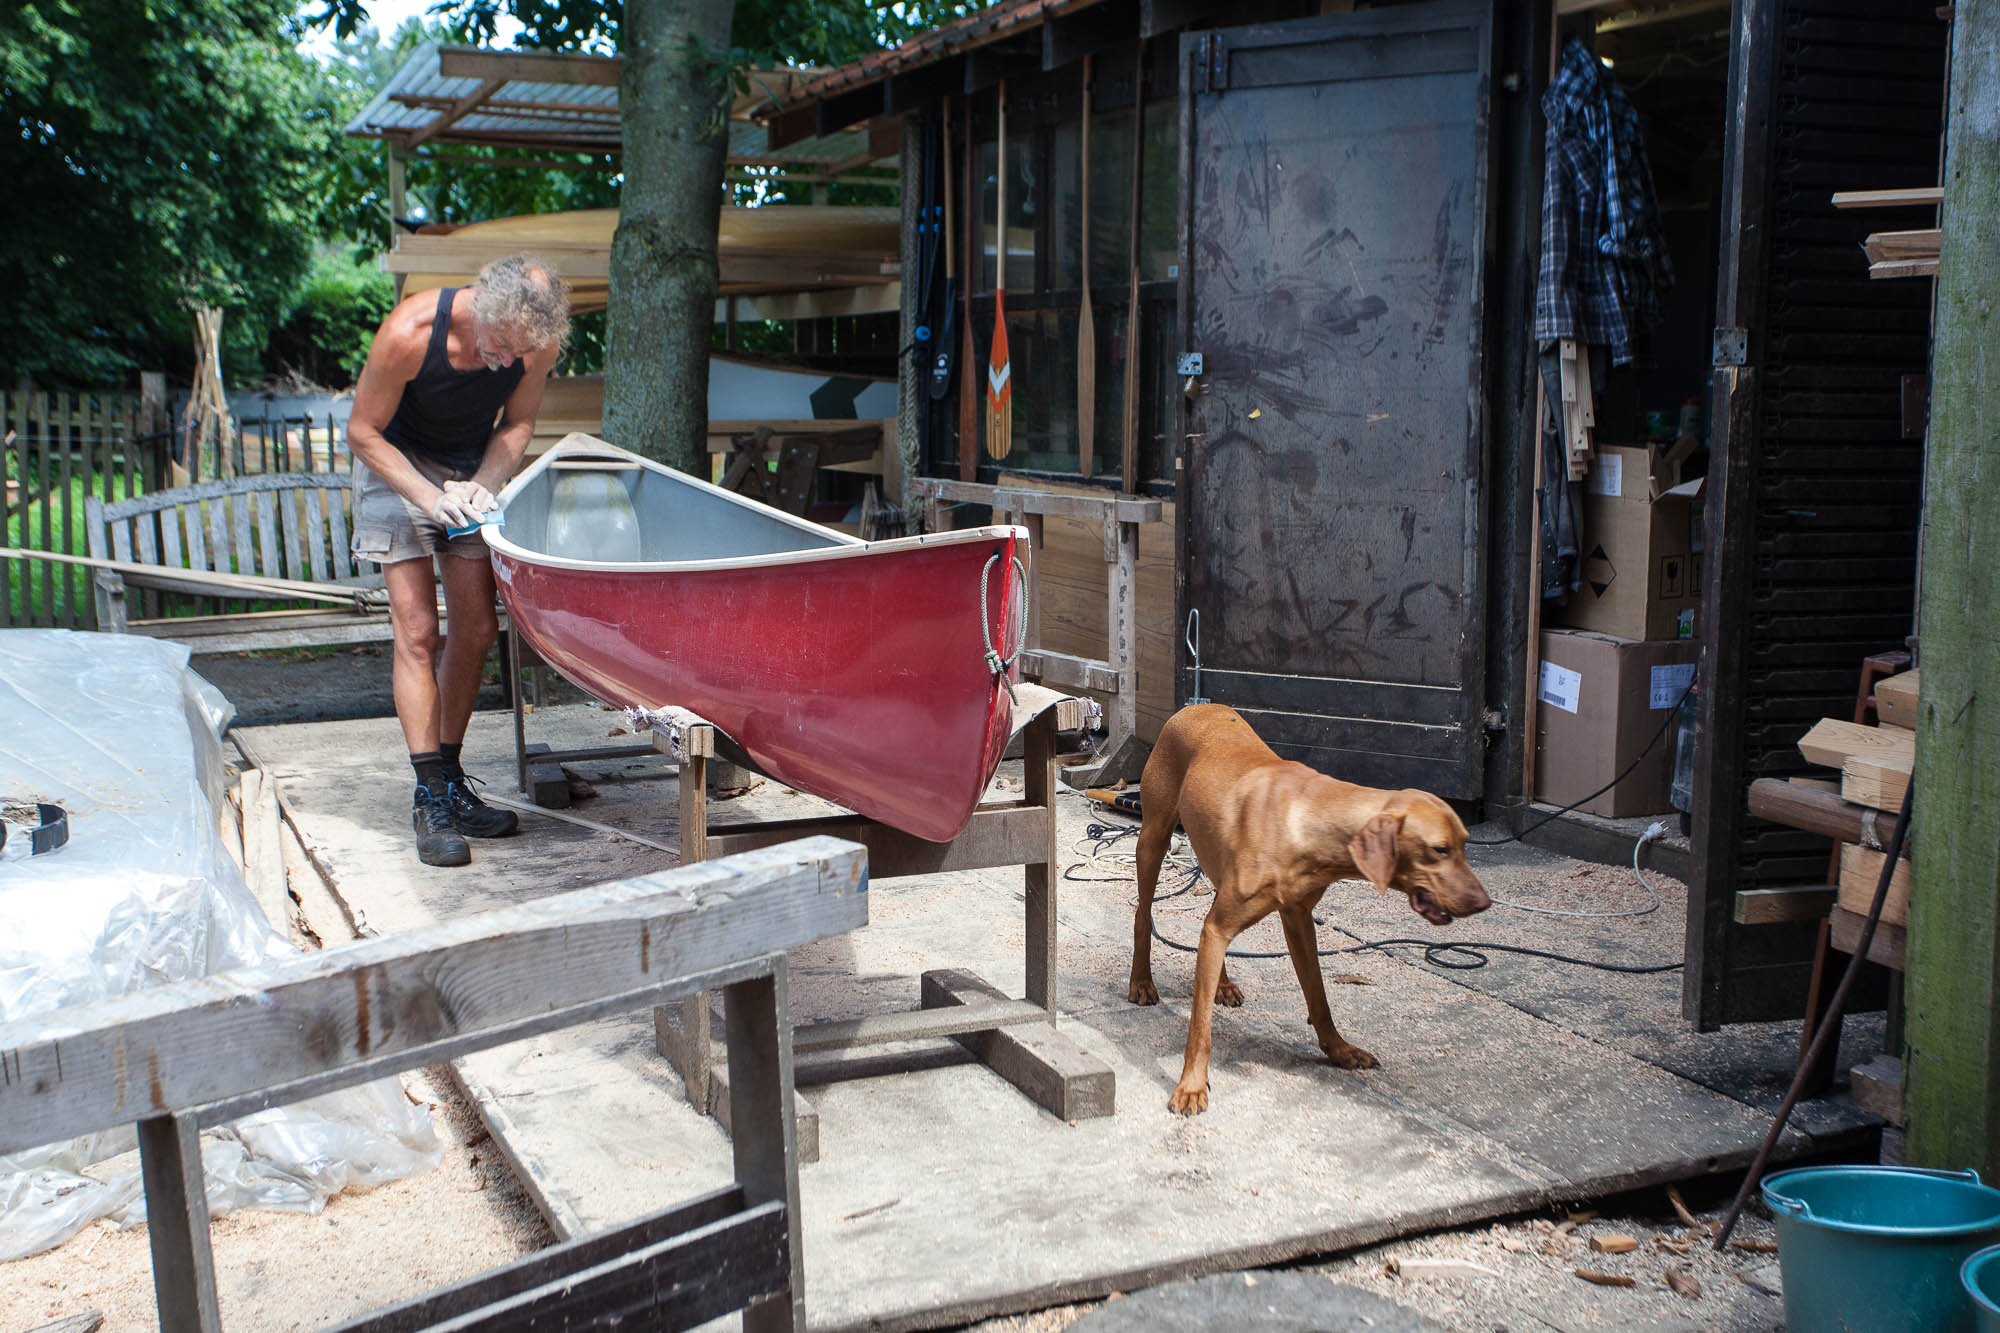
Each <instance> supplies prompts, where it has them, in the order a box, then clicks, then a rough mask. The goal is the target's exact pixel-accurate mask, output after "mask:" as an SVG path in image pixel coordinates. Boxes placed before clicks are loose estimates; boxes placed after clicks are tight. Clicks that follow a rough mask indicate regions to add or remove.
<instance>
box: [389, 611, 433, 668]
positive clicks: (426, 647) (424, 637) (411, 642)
mask: <svg viewBox="0 0 2000 1333" xmlns="http://www.w3.org/2000/svg"><path fill="white" fill-rule="evenodd" d="M442 641H443V636H442V635H441V634H439V632H438V627H437V622H436V621H435V620H433V621H431V622H430V623H429V624H424V625H398V626H396V656H397V657H400V658H402V659H403V660H404V661H406V662H412V663H415V664H416V665H419V666H424V667H429V666H431V665H432V664H433V663H435V662H436V661H437V655H438V645H439V644H440V643H441V642H442Z"/></svg>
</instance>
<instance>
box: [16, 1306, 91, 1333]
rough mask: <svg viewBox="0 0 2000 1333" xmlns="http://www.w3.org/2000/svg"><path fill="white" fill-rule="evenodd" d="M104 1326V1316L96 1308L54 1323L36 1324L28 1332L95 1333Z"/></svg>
mask: <svg viewBox="0 0 2000 1333" xmlns="http://www.w3.org/2000/svg"><path fill="white" fill-rule="evenodd" d="M103 1326H104V1316H103V1315H102V1314H101V1313H99V1312H98V1311H96V1310H86V1311H85V1312H84V1313H82V1314H73V1315H70V1316H68V1317H67V1318H64V1319H58V1320H56V1321H55V1322H54V1323H49V1324H37V1325H36V1326H35V1327H33V1328H31V1329H29V1330H28V1333H97V1330H98V1329H100V1328H102V1327H103Z"/></svg>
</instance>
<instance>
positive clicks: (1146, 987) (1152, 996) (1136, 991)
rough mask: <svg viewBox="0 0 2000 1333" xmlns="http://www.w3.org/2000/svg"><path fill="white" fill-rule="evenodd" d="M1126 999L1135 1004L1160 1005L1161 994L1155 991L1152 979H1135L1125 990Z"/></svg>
mask: <svg viewBox="0 0 2000 1333" xmlns="http://www.w3.org/2000/svg"><path fill="white" fill-rule="evenodd" d="M1125 998H1126V999H1128V1000H1130V1001H1131V1002H1132V1003H1134V1004H1158V1003H1159V1002H1160V993H1159V992H1158V991H1156V990H1154V989H1153V980H1152V978H1151V977H1133V978H1132V982H1131V984H1130V985H1129V986H1127V987H1126V988H1125Z"/></svg>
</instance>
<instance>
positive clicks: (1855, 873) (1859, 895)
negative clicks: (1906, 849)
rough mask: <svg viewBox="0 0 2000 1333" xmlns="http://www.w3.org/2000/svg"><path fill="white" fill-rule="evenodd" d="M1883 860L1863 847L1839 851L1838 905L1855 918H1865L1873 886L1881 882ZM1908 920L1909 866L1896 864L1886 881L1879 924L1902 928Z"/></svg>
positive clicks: (1873, 891)
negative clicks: (1886, 890)
mask: <svg viewBox="0 0 2000 1333" xmlns="http://www.w3.org/2000/svg"><path fill="white" fill-rule="evenodd" d="M1885 859H1886V858H1885V857H1884V855H1883V854H1882V853H1881V852H1871V851H1869V850H1868V849H1867V848H1866V847H1843V848H1841V849H1840V905H1841V906H1842V907H1844V908H1846V909H1847V910H1848V911H1850V912H1853V913H1855V914H1856V915H1857V916H1866V915H1868V907H1869V904H1871V903H1873V902H1874V901H1875V886H1876V885H1877V884H1878V883H1879V882H1880V881H1881V878H1882V863H1883V861H1884V860H1885ZM1909 920H1910V863H1909V862H1908V861H1897V862H1896V873H1895V874H1894V875H1891V876H1890V877H1889V894H1888V896H1887V897H1886V898H1884V899H1883V900H1882V921H1883V923H1884V924H1886V925H1891V926H1902V925H1907V924H1909Z"/></svg>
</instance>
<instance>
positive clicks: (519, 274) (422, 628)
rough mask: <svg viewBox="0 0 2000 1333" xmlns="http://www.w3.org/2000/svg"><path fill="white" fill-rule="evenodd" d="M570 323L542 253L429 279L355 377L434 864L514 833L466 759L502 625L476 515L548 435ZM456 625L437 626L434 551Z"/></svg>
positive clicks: (378, 547)
mask: <svg viewBox="0 0 2000 1333" xmlns="http://www.w3.org/2000/svg"><path fill="white" fill-rule="evenodd" d="M568 334H569V291H568V288H567V287H565V286H564V285H563V282H562V280H561V279H560V278H558V277H556V276H555V274H554V273H553V272H552V271H551V270H550V269H549V267H548V265H546V264H545V263H542V262H541V261H539V260H537V259H536V258H535V257H534V256H532V255H514V256H511V257H509V258H507V259H501V260H496V261H495V262H493V263H491V264H488V265H487V266H486V268H485V269H484V270H482V271H481V272H480V274H479V279H478V281H476V282H475V283H473V285H472V286H470V287H465V288H453V287H447V288H445V289H443V290H442V291H435V292H419V293H418V294H416V295H415V296H411V297H409V298H407V299H406V300H404V301H403V302H402V303H401V304H399V305H398V306H397V307H396V308H395V309H394V310H392V311H390V312H389V317H388V318H387V319H385V320H383V321H382V327H381V328H379V329H377V330H376V332H375V341H374V343H373V344H372V345H371V346H370V347H369V349H368V363H367V365H366V366H365V367H363V369H362V371H361V379H360V381H359V382H358V383H357V384H356V385H355V387H354V408H353V411H352V413H351V414H350V415H349V417H348V421H347V447H348V450H349V452H350V453H352V454H353V456H354V497H355V501H354V507H355V515H354V554H355V555H356V556H358V557H360V558H362V559H364V560H372V561H374V562H376V563H377V564H379V565H381V566H382V572H383V577H384V579H385V580H386V582H387V583H388V588H389V617H390V621H391V625H392V627H393V629H394V632H395V662H394V666H393V668H392V681H393V685H394V692H395V699H396V717H397V719H398V720H399V721H401V723H402V724H403V739H404V741H405V742H406V743H407V744H408V745H409V748H410V765H411V767H413V768H414V769H415V770H416V774H417V792H416V800H415V803H414V809H413V810H412V813H411V822H412V824H413V825H414V827H415V829H416V834H417V856H418V857H419V858H420V859H421V860H422V861H423V862H424V863H425V864H427V865H439V866H457V865H464V864H465V863H466V862H468V861H470V860H471V859H472V853H471V850H470V849H469V848H468V847H467V846H466V842H465V838H466V836H467V835H470V836H472V837H475V838H493V837H499V836H501V835H503V834H507V833H512V832H513V831H514V828H515V826H516V825H517V824H518V823H519V820H518V819H517V818H516V817H515V815H514V814H513V812H511V811H507V810H499V809H495V808H494V807H492V806H490V805H487V804H486V803H485V802H483V801H481V800H480V799H479V797H478V795H477V794H476V793H474V792H473V790H472V787H471V784H470V780H468V779H467V777H466V775H465V772H464V770H463V769H461V768H460V767H459V748H460V747H461V746H462V745H463V744H464V742H465V730H466V727H467V725H468V724H469V723H470V722H471V719H472V708H473V704H474V703H475V702H476V701H477V700H478V697H479V677H480V673H481V671H482V669H483V668H484V666H485V662H486V654H487V652H488V650H490V649H491V648H492V647H493V641H494V639H495V637H497V635H498V633H499V627H498V624H497V621H496V619H495V616H494V610H493V567H492V565H491V564H490V563H489V562H488V560H487V553H486V542H485V541H484V539H482V538H481V537H480V535H479V533H478V531H477V530H476V529H475V530H473V531H470V532H461V533H460V535H456V536H455V535H453V530H455V529H465V528H468V527H472V526H473V525H475V524H477V523H478V522H479V519H480V516H481V515H482V514H484V513H485V512H486V511H488V510H490V509H491V508H493V505H494V499H493V495H494V492H496V491H498V490H499V489H500V488H501V487H502V486H504V485H505V484H506V482H507V479H508V478H509V477H511V476H512V475H513V473H514V469H515V468H516V467H517V466H518V465H519V464H520V461H521V455H522V453H523V452H525V451H526V449H527V447H528V440H529V438H530V437H531V436H532V435H533V434H534V430H535V414H536V413H537V412H538V411H539V410H540V409H541V403H542V386H543V384H544V383H545V382H546V381H547V379H548V373H549V369H550V367H551V366H553V365H554V364H555V361H556V357H557V356H558V355H559V354H560V352H561V350H562V344H563V340H564V339H565V338H566V337H567V336H568ZM433 557H437V562H436V563H437V571H438V573H439V574H440V575H441V576H442V581H443V584H444V605H445V616H446V621H447V623H448V624H449V626H450V630H451V632H450V634H449V635H448V636H446V637H444V638H442V639H441V638H440V635H439V633H438V615H437V597H436V592H435V585H434V583H433V579H432V559H433Z"/></svg>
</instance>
